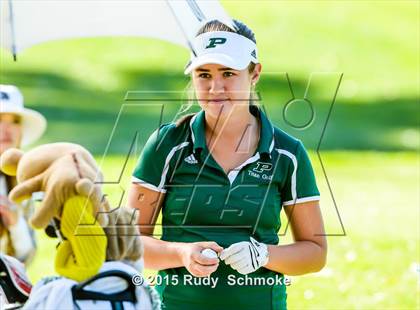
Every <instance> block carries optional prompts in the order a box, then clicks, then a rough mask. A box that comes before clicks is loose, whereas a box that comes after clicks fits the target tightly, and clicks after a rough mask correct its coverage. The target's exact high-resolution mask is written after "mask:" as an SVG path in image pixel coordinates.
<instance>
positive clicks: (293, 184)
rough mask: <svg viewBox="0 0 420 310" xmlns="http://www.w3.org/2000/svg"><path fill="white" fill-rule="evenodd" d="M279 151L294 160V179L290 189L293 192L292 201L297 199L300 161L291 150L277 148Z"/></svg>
mask: <svg viewBox="0 0 420 310" xmlns="http://www.w3.org/2000/svg"><path fill="white" fill-rule="evenodd" d="M276 151H277V152H279V154H283V155H286V156H287V157H289V158H290V159H291V160H292V163H293V173H292V180H291V184H290V187H291V189H290V191H291V194H292V201H295V200H296V198H297V194H296V172H297V168H298V162H297V159H296V156H295V155H293V154H292V153H290V152H289V151H286V150H283V149H276Z"/></svg>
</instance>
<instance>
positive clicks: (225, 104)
mask: <svg viewBox="0 0 420 310" xmlns="http://www.w3.org/2000/svg"><path fill="white" fill-rule="evenodd" d="M260 73H261V65H260V64H257V65H256V67H255V70H254V72H252V73H249V71H248V68H246V69H244V70H240V71H238V70H234V69H231V68H227V67H225V66H222V65H218V64H206V65H202V66H200V67H198V68H196V69H195V70H194V71H193V73H192V81H193V85H194V89H195V92H196V96H197V99H198V102H199V104H200V106H201V108H202V109H203V110H204V111H205V112H206V115H208V116H210V117H213V118H218V117H221V118H224V117H227V116H228V115H230V114H231V113H232V112H233V110H234V111H235V115H236V114H237V113H239V114H240V115H245V114H242V113H245V112H246V113H249V112H248V111H249V110H248V106H249V98H250V92H251V85H252V84H256V83H257V81H258V79H259V76H260Z"/></svg>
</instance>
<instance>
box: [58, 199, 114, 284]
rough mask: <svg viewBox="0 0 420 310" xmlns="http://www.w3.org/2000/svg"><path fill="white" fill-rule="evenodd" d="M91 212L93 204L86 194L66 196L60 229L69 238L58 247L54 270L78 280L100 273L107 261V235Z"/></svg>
mask: <svg viewBox="0 0 420 310" xmlns="http://www.w3.org/2000/svg"><path fill="white" fill-rule="evenodd" d="M92 214H93V206H92V204H91V202H90V200H88V199H86V197H83V196H74V197H71V198H69V199H67V201H66V202H65V204H64V207H63V213H62V216H61V232H62V234H63V236H64V237H65V238H66V239H67V240H64V241H63V242H61V243H60V245H59V246H58V248H57V253H56V256H55V270H56V272H57V273H58V274H60V275H62V276H64V277H67V278H70V279H73V280H75V281H83V280H86V279H87V278H89V277H91V276H93V275H95V274H97V273H98V271H99V269H100V268H101V266H102V264H103V263H104V262H105V258H106V249H107V237H106V235H105V233H104V230H103V229H102V227H101V226H100V225H99V223H97V222H95V218H94V217H93V216H92Z"/></svg>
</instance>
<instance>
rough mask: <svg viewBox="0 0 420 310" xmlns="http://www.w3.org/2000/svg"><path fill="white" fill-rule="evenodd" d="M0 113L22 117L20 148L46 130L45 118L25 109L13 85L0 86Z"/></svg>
mask: <svg viewBox="0 0 420 310" xmlns="http://www.w3.org/2000/svg"><path fill="white" fill-rule="evenodd" d="M0 113H12V114H17V115H19V116H20V117H22V143H21V144H22V146H24V145H27V144H30V143H32V142H34V141H35V140H37V139H38V138H39V137H41V136H42V134H43V133H44V131H45V129H46V128H47V121H46V120H45V117H44V116H42V115H41V114H40V113H39V112H37V111H34V110H31V109H26V108H25V107H24V106H23V96H22V93H21V92H20V91H19V89H18V88H17V87H16V86H13V85H0Z"/></svg>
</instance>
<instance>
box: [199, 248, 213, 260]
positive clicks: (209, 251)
mask: <svg viewBox="0 0 420 310" xmlns="http://www.w3.org/2000/svg"><path fill="white" fill-rule="evenodd" d="M201 254H203V255H204V256H205V257H207V258H217V253H216V252H215V251H213V250H212V249H204V250H203V251H201Z"/></svg>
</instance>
